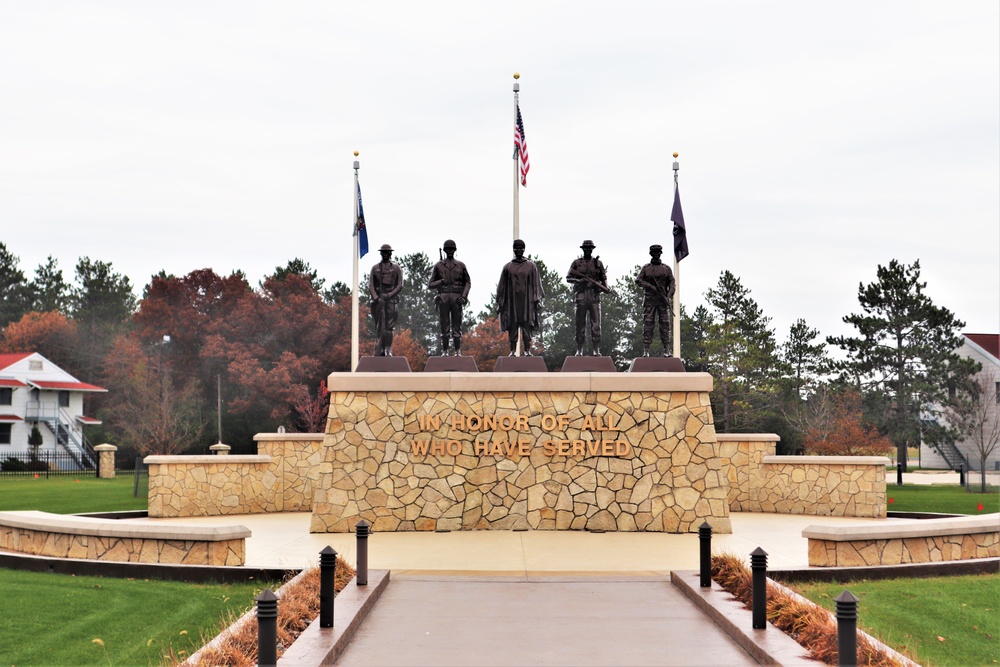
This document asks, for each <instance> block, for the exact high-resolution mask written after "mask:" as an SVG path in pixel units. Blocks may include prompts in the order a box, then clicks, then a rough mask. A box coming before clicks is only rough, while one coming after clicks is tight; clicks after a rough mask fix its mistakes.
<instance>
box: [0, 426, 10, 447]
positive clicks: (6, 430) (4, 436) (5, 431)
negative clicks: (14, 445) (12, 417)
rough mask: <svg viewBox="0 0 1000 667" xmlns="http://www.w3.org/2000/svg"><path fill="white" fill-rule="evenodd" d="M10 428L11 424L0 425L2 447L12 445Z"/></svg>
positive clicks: (0, 443)
mask: <svg viewBox="0 0 1000 667" xmlns="http://www.w3.org/2000/svg"><path fill="white" fill-rule="evenodd" d="M10 427H11V424H0V445H9V444H10Z"/></svg>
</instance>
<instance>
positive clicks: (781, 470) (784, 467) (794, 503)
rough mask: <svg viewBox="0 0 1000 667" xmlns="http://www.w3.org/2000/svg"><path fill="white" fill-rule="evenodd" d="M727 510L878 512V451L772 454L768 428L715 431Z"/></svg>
mask: <svg viewBox="0 0 1000 667" xmlns="http://www.w3.org/2000/svg"><path fill="white" fill-rule="evenodd" d="M717 437H718V440H719V445H720V452H721V455H722V457H723V459H724V460H725V461H726V464H727V467H726V470H727V472H728V478H729V485H730V487H729V509H730V510H731V511H733V512H777V513H779V514H816V515H823V516H826V515H829V516H857V517H868V518H884V517H885V516H886V507H887V505H886V492H885V470H886V466H887V465H888V464H889V459H887V458H885V457H882V456H775V455H774V451H775V448H776V444H777V441H778V436H776V435H773V434H733V435H727V434H721V433H720V434H719V435H718V436H717Z"/></svg>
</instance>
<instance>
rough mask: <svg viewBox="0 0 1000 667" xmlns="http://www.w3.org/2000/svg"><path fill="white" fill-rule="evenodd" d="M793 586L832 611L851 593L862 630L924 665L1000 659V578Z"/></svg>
mask: <svg viewBox="0 0 1000 667" xmlns="http://www.w3.org/2000/svg"><path fill="white" fill-rule="evenodd" d="M793 587H794V588H795V590H797V591H798V592H799V593H801V594H802V595H804V596H806V597H807V598H809V599H810V600H812V601H813V602H816V603H817V604H820V605H822V606H823V607H826V608H827V609H829V610H830V611H833V610H834V607H835V605H834V602H833V599H834V598H835V597H837V596H838V595H840V593H842V592H843V590H844V589H845V588H847V589H848V590H850V591H851V592H852V593H854V594H855V595H856V596H858V597H859V598H861V602H859V603H858V627H860V628H862V629H864V630H865V631H866V632H868V634H870V635H873V636H875V637H878V638H879V639H880V640H882V641H883V642H885V643H886V644H888V645H889V646H891V647H893V648H895V649H896V650H898V651H900V652H905V653H907V654H908V655H910V656H911V657H912V658H913V659H914V660H916V661H917V662H918V663H920V664H921V665H940V666H941V667H949V666H953V667H972V666H974V665H993V664H996V663H997V661H998V660H1000V574H988V575H985V574H984V575H968V576H960V577H935V578H930V579H890V580H883V581H857V582H851V583H850V584H848V585H847V586H845V585H844V584H838V583H832V584H830V583H809V584H806V583H795V584H793Z"/></svg>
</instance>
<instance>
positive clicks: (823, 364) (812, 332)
mask: <svg viewBox="0 0 1000 667" xmlns="http://www.w3.org/2000/svg"><path fill="white" fill-rule="evenodd" d="M817 336H819V329H813V328H810V327H809V325H808V324H806V321H805V320H804V319H802V318H799V319H798V320H796V321H795V324H793V325H792V326H791V328H790V329H789V331H788V339H787V340H786V341H785V343H784V344H783V345H782V346H781V355H782V361H784V363H785V366H786V367H787V368H788V369H789V371H790V373H791V375H790V377H789V380H790V383H791V388H792V390H793V391H794V393H795V394H796V395H798V396H800V397H802V398H804V396H803V393H804V392H808V391H809V390H810V389H812V388H814V387H815V386H816V383H817V382H818V381H819V379H820V378H821V377H822V376H823V375H825V374H826V373H827V372H828V371H829V367H830V359H829V357H828V355H827V353H826V343H825V342H824V341H822V340H821V341H820V342H819V343H813V341H814V340H815V339H816V337H817Z"/></svg>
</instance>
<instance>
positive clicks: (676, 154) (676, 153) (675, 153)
mask: <svg viewBox="0 0 1000 667" xmlns="http://www.w3.org/2000/svg"><path fill="white" fill-rule="evenodd" d="M355 155H357V153H355ZM678 155H680V153H678V152H677V151H674V157H677V156H678Z"/></svg>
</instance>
